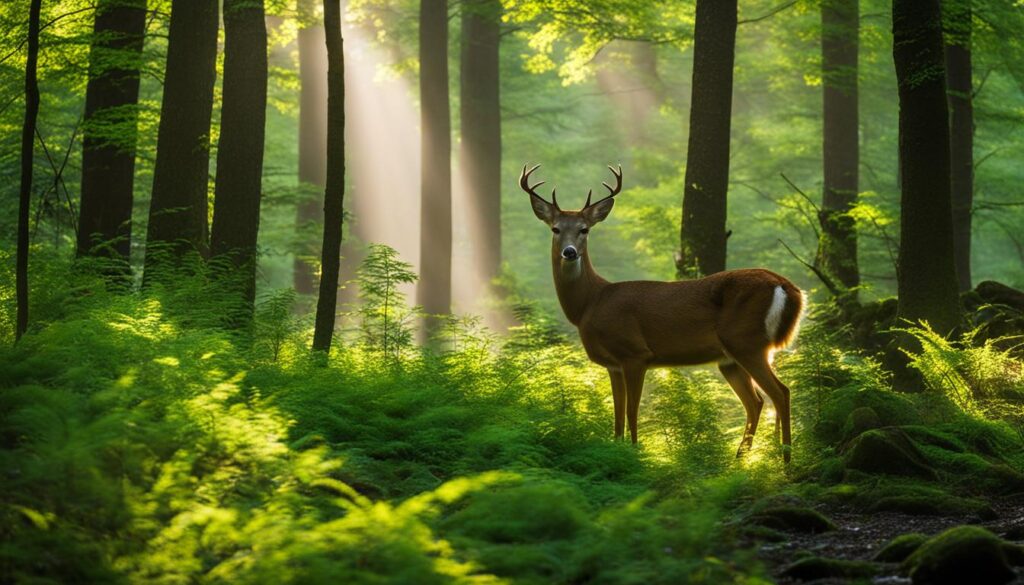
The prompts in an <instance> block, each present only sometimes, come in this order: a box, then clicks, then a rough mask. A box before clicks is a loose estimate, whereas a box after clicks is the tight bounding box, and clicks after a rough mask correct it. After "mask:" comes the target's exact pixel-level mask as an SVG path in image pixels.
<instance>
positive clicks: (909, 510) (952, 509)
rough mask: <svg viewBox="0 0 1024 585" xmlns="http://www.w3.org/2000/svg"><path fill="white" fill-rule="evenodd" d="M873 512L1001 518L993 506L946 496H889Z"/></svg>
mask: <svg viewBox="0 0 1024 585" xmlns="http://www.w3.org/2000/svg"><path fill="white" fill-rule="evenodd" d="M868 509H869V511H871V512H899V513H901V514H907V515H910V516H973V517H975V518H978V519H979V520H995V519H996V518H998V517H999V515H998V514H996V511H995V510H993V509H992V507H991V506H989V505H988V504H986V503H985V502H982V501H980V500H973V499H969V498H958V497H956V496H944V497H941V498H938V499H932V498H928V497H922V496H919V495H903V496H887V497H884V498H880V499H878V500H876V501H875V502H874V503H873V504H872V505H871V506H870V507H869V508H868Z"/></svg>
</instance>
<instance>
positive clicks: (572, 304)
mask: <svg viewBox="0 0 1024 585" xmlns="http://www.w3.org/2000/svg"><path fill="white" fill-rule="evenodd" d="M551 271H552V273H553V274H554V277H555V292H557V293H558V302H559V303H560V304H561V305H562V312H563V313H565V316H566V318H567V319H569V322H570V323H572V324H573V325H577V326H578V325H579V324H580V320H581V319H582V318H583V314H584V313H585V312H586V310H587V306H589V305H590V303H591V302H593V301H594V299H596V298H597V296H598V293H600V291H601V289H602V288H604V286H605V285H607V284H608V281H607V280H605V279H603V278H601V275H599V274H598V273H597V272H596V271H595V270H594V265H593V264H591V263H590V254H589V253H587V252H584V253H583V255H582V256H581V257H580V259H579V260H576V261H575V262H565V261H563V260H562V256H561V251H560V250H558V249H557V247H553V248H552V250H551Z"/></svg>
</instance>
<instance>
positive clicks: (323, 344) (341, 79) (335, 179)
mask: <svg viewBox="0 0 1024 585" xmlns="http://www.w3.org/2000/svg"><path fill="white" fill-rule="evenodd" d="M324 31H325V44H326V45H327V62H328V66H327V177H326V184H327V186H326V187H325V189H324V239H323V250H321V252H320V265H321V273H320V296H319V297H318V298H317V302H316V325H315V327H314V330H313V349H315V350H318V351H323V352H328V351H330V350H331V339H332V337H333V336H334V321H335V317H336V315H337V312H338V311H337V309H338V271H339V268H340V266H341V238H342V231H341V230H342V222H343V220H344V215H345V211H344V210H345V52H344V40H343V39H342V36H341V2H340V0H324Z"/></svg>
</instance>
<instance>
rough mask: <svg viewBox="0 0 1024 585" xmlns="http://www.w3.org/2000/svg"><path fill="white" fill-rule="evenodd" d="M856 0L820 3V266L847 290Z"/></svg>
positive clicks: (851, 269)
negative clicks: (821, 134)
mask: <svg viewBox="0 0 1024 585" xmlns="http://www.w3.org/2000/svg"><path fill="white" fill-rule="evenodd" d="M858 4H859V1H858V0H823V1H822V3H821V72H822V86H823V90H824V96H823V98H824V99H823V106H824V132H823V139H824V140H823V142H824V144H823V156H822V163H823V164H822V166H823V171H824V189H823V191H822V197H821V213H820V218H819V219H820V222H821V240H820V242H819V245H818V256H817V262H818V265H819V266H820V267H821V268H822V269H823V270H824V271H825V272H826V273H828V274H831V275H833V276H834V277H836V278H837V279H838V280H839V282H841V283H842V284H843V286H845V287H847V288H853V287H856V286H857V285H858V284H860V271H859V270H858V267H857V232H856V230H855V228H854V222H853V218H852V217H851V216H850V215H849V212H850V210H851V208H852V207H853V206H854V205H855V204H856V202H857V170H858V169H857V167H858V164H859V145H858V120H859V118H858V115H857V48H858V38H857V37H858V34H859V30H860V14H859V9H858V8H859V7H858Z"/></svg>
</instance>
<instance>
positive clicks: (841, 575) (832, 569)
mask: <svg viewBox="0 0 1024 585" xmlns="http://www.w3.org/2000/svg"><path fill="white" fill-rule="evenodd" d="M878 573H879V567H878V565H876V564H874V563H870V562H867V561H847V560H842V559H829V558H825V557H807V558H805V559H800V560H798V561H796V562H795V563H793V564H791V565H789V566H788V567H786V568H785V569H783V570H782V576H783V577H788V578H790V579H796V580H797V581H817V580H819V579H869V578H871V577H873V576H875V575H877V574H878Z"/></svg>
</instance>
